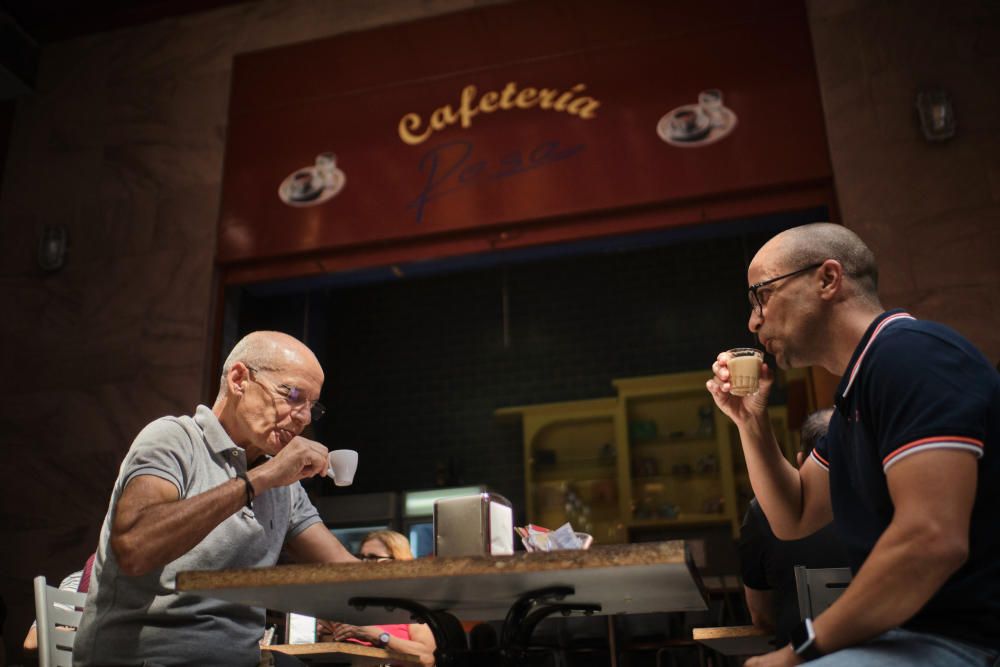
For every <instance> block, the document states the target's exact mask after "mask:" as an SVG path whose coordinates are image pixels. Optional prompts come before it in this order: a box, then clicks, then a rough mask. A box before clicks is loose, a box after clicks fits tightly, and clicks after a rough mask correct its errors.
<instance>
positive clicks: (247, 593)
mask: <svg viewBox="0 0 1000 667" xmlns="http://www.w3.org/2000/svg"><path fill="white" fill-rule="evenodd" d="M550 586H568V587H571V588H572V589H573V590H574V593H573V594H572V595H570V596H568V597H566V599H565V600H564V602H579V603H599V604H601V606H602V610H601V613H602V614H622V613H648V612H671V611H700V610H704V609H706V604H705V598H704V595H703V592H702V588H701V585H700V581H699V579H698V576H697V573H696V572H695V570H694V565H693V563H692V562H691V560H690V558H688V557H687V550H686V549H685V546H684V542H682V541H677V540H675V541H669V542H649V543H640V544H619V545H608V546H595V547H592V548H591V549H588V550H585V551H580V550H577V551H553V552H546V553H526V552H518V553H516V554H514V555H512V556H473V557H460V558H422V559H418V560H412V561H392V562H388V563H336V564H325V565H318V564H316V565H279V566H276V567H269V568H257V569H244V570H213V571H191V572H181V573H180V574H178V576H177V590H178V591H181V592H188V593H196V594H199V595H205V596H208V597H213V598H220V599H223V600H229V601H231V602H238V603H242V604H247V605H251V606H259V607H267V608H269V609H274V610H278V611H286V612H291V611H294V612H296V613H300V614H306V615H309V616H315V617H318V618H328V619H336V620H339V621H342V622H347V623H354V624H372V623H405V622H408V621H410V617H409V614H408V612H406V611H404V610H401V609H395V610H386V609H384V608H381V607H366V608H364V609H357V608H356V607H355V606H352V605H351V604H349V603H348V601H349V600H350V599H352V598H355V597H384V598H403V599H407V600H412V601H415V602H417V603H419V604H421V605H423V606H425V607H427V608H429V609H431V610H444V611H449V612H451V613H452V614H454V615H455V616H457V617H458V618H460V619H462V620H478V621H486V620H502V619H503V618H504V617H505V616H506V614H507V611H508V610H509V609H510V606H511V605H512V604H513V603H514V602H515V601H516V600H517V599H518V597H519V596H521V595H523V594H524V593H527V592H529V591H533V590H538V589H542V588H546V587H550Z"/></svg>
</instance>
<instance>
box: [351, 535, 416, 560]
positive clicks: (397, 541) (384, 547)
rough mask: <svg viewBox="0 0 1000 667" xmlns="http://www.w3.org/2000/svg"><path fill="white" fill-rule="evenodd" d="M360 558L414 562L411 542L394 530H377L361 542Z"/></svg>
mask: <svg viewBox="0 0 1000 667" xmlns="http://www.w3.org/2000/svg"><path fill="white" fill-rule="evenodd" d="M358 558H360V559H361V560H365V561H376V562H379V563H381V562H385V561H390V560H413V551H411V550H410V542H409V540H407V539H406V537H405V536H404V535H401V534H400V533H397V532H396V531H394V530H375V531H372V532H370V533H368V534H367V535H365V539H363V540H362V541H361V550H360V552H359V553H358Z"/></svg>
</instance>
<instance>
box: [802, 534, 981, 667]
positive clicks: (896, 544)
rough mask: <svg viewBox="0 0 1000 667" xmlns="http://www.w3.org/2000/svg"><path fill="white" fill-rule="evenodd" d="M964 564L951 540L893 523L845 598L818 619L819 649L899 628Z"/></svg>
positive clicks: (838, 646) (834, 647)
mask: <svg viewBox="0 0 1000 667" xmlns="http://www.w3.org/2000/svg"><path fill="white" fill-rule="evenodd" d="M964 561H965V552H964V551H963V550H962V549H961V548H960V547H957V548H956V547H955V546H954V545H953V544H951V543H949V541H948V540H946V539H937V537H936V536H934V535H930V534H923V535H922V534H920V533H919V532H918V531H908V530H906V529H904V528H901V527H899V526H896V525H894V524H890V525H889V527H888V528H887V529H886V531H885V532H884V533H883V534H882V537H881V538H880V539H879V541H878V542H877V543H876V544H875V548H874V549H873V550H872V552H871V554H870V555H869V556H868V559H867V560H866V561H865V563H864V565H863V566H862V567H861V569H860V570H859V571H858V574H857V576H856V577H855V578H854V580H853V581H852V582H851V585H850V586H848V588H847V590H846V591H844V594H843V595H842V596H841V597H840V598H839V599H838V600H837V602H835V603H834V604H833V605H832V606H831V607H830V608H829V609H828V610H827V611H826V612H824V613H823V614H820V616H819V617H818V618H817V619H816V620H815V622H814V628H815V630H816V638H817V639H816V642H817V645H818V646H819V648H820V650H822V651H823V652H824V653H829V652H831V651H836V650H839V649H842V648H846V647H848V646H854V645H856V644H860V643H862V642H864V641H867V640H869V639H871V638H872V637H876V636H878V635H880V634H882V633H883V632H885V631H887V630H890V629H892V628H895V627H898V626H899V625H901V624H903V623H905V622H906V621H907V620H909V619H910V618H912V617H913V616H914V615H915V614H916V613H917V612H918V611H920V609H921V608H922V607H923V606H924V605H925V604H926V603H927V601H928V600H930V599H931V597H933V595H934V594H935V593H936V592H937V591H938V590H939V589H940V588H941V586H942V585H943V584H944V583H945V581H947V579H948V577H950V576H951V575H952V574H953V573H954V572H955V571H956V570H958V568H959V567H961V565H962V563H963V562H964Z"/></svg>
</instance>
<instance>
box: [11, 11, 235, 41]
mask: <svg viewBox="0 0 1000 667" xmlns="http://www.w3.org/2000/svg"><path fill="white" fill-rule="evenodd" d="M246 1H247V0H0V12H2V13H5V14H7V15H8V16H9V17H10V18H12V19H13V20H14V22H15V23H17V24H18V26H19V27H20V28H21V30H23V31H24V32H25V33H27V35H28V36H29V37H31V38H32V40H34V42H35V43H36V44H38V45H40V46H44V45H45V44H48V43H50V42H54V41H59V40H63V39H69V38H71V37H79V36H80V35H87V34H91V33H95V32H104V31H106V30H115V29H116V28H124V27H127V26H132V25H138V24H140V23H148V22H150V21H156V20H158V19H163V18H168V17H171V16H180V15H182V14H193V13H197V12H203V11H207V10H210V9H215V8H217V7H223V6H225V5H233V4H237V3H239V2H246Z"/></svg>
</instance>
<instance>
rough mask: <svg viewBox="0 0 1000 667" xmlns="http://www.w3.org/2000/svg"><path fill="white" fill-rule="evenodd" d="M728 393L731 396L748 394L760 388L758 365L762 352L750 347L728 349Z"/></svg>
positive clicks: (762, 355) (762, 358)
mask: <svg viewBox="0 0 1000 667" xmlns="http://www.w3.org/2000/svg"><path fill="white" fill-rule="evenodd" d="M727 354H729V361H728V363H727V365H728V367H729V385H730V389H729V393H730V394H732V395H733V396H750V395H751V394H756V393H757V391H758V389H760V365H761V363H763V361H764V353H763V352H761V351H760V350H757V349H755V348H752V347H736V348H733V349H732V350H729V351H728V353H727Z"/></svg>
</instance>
